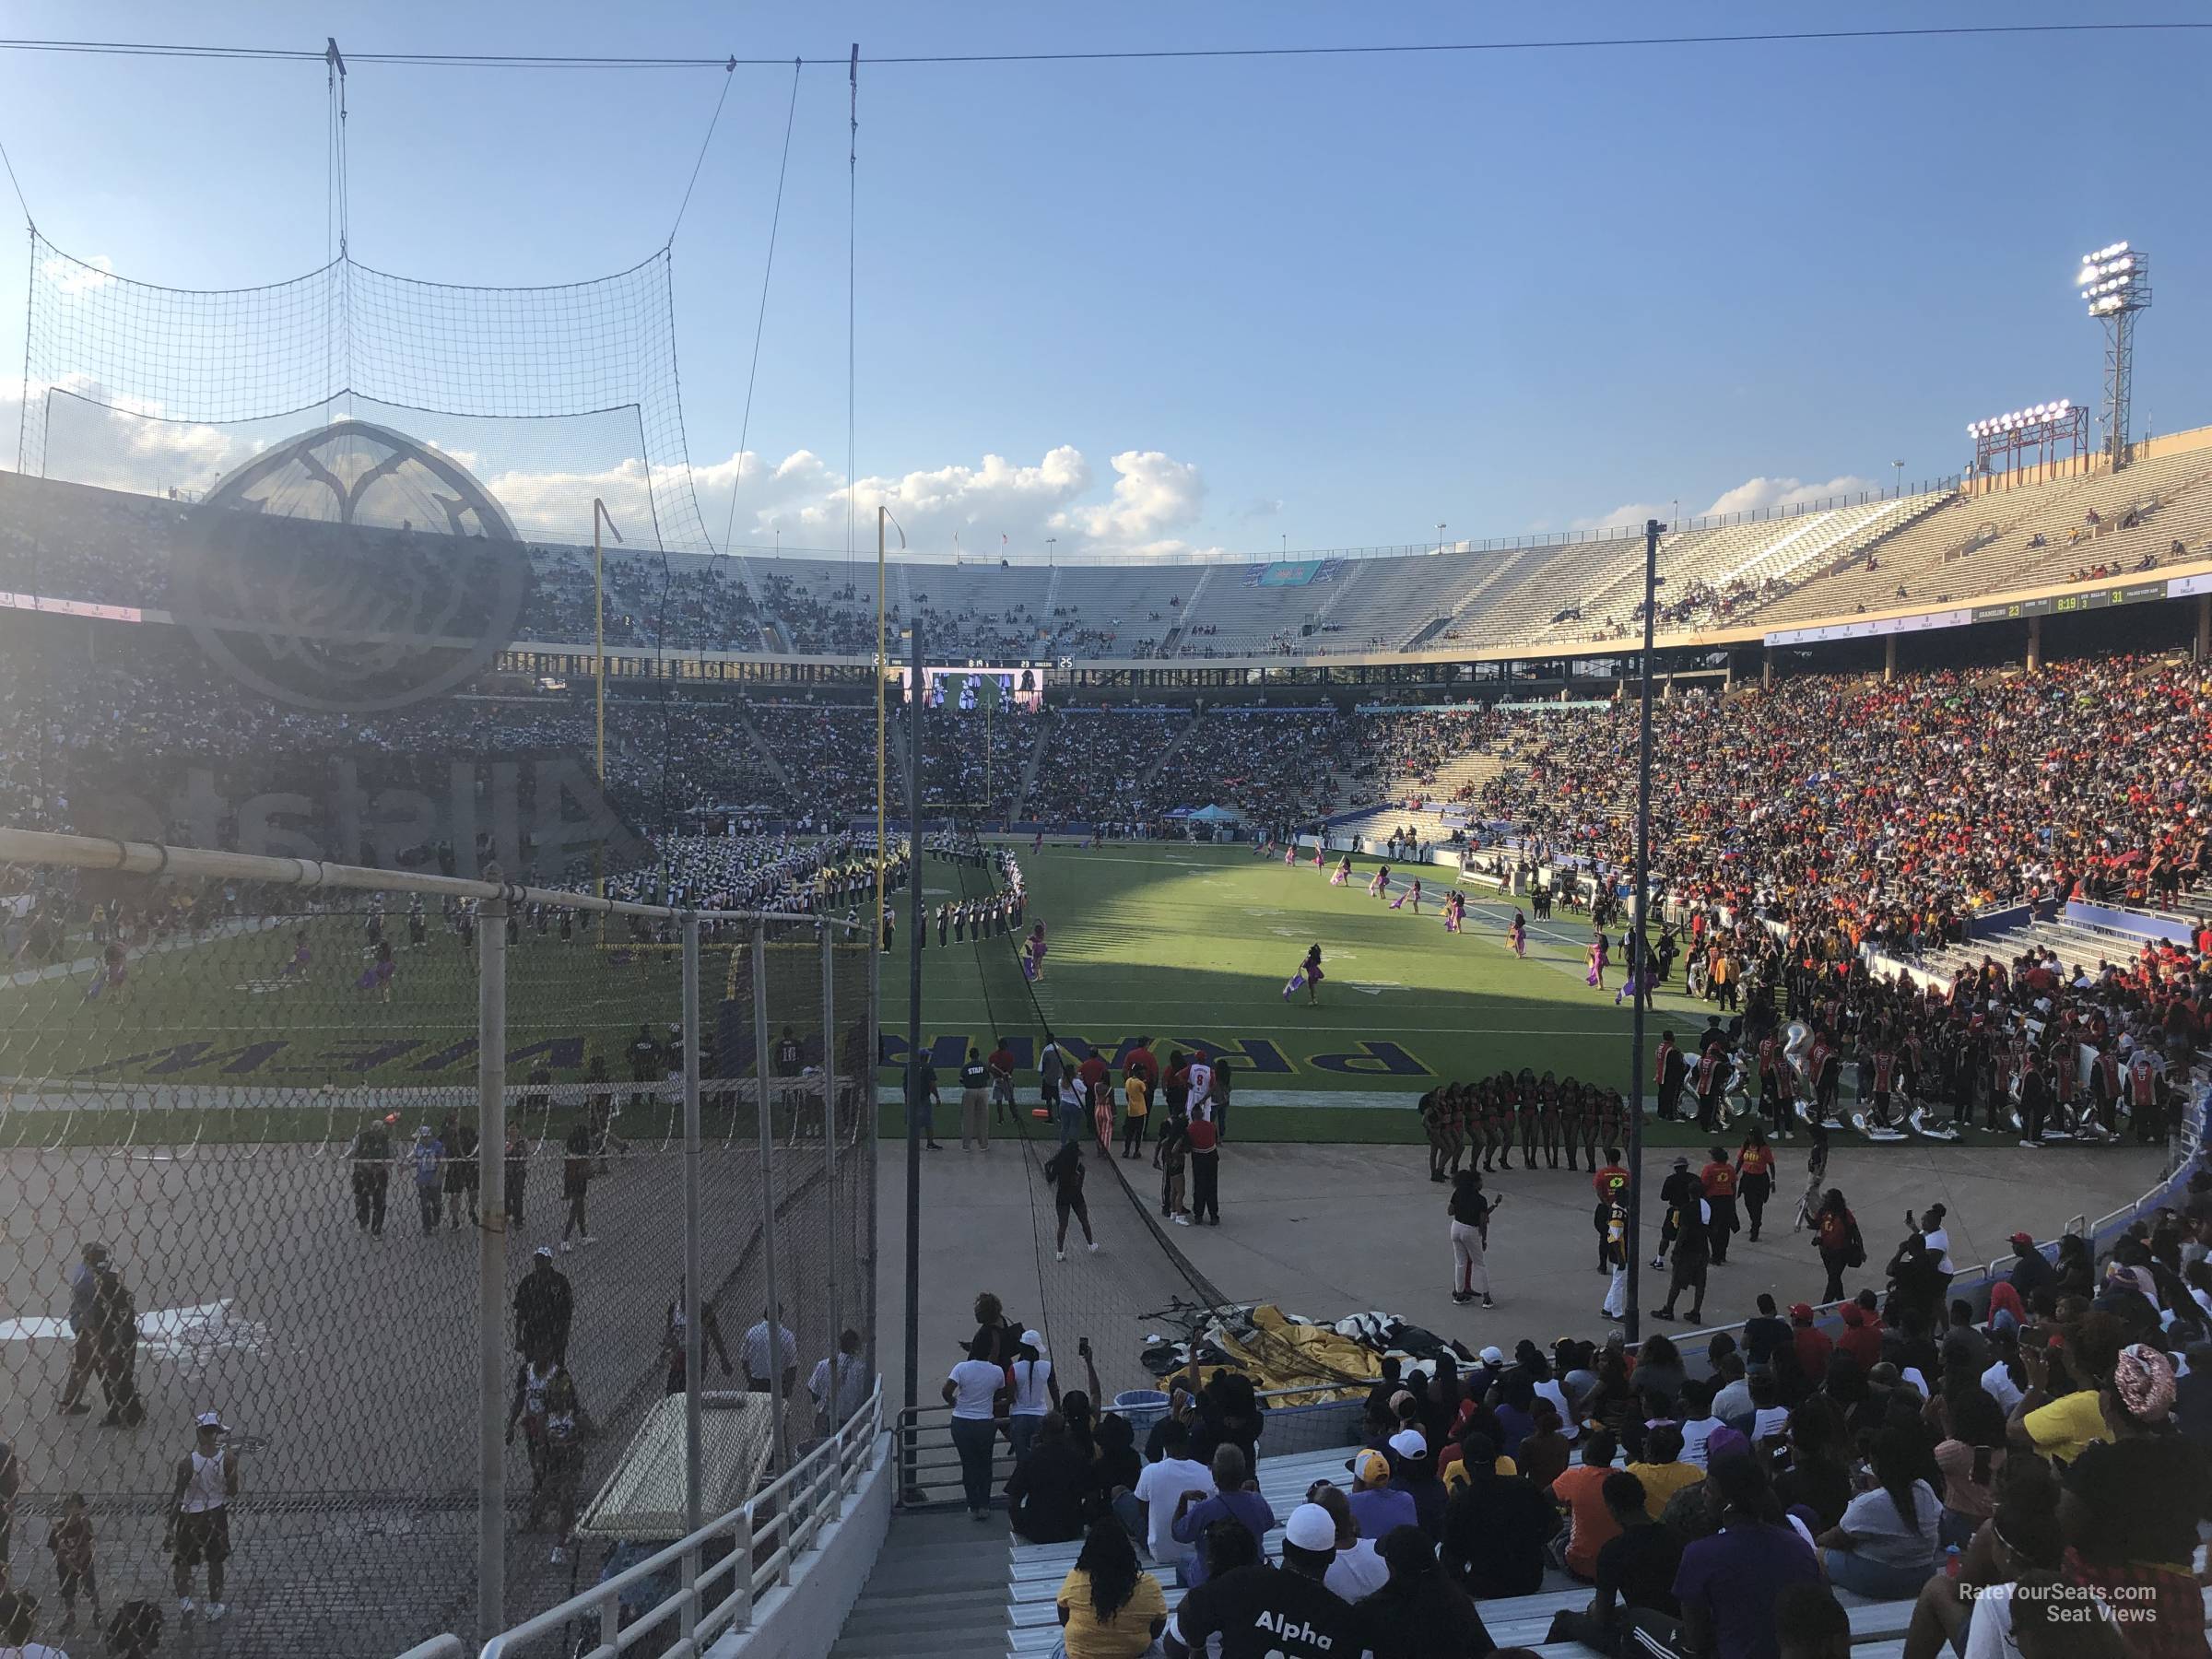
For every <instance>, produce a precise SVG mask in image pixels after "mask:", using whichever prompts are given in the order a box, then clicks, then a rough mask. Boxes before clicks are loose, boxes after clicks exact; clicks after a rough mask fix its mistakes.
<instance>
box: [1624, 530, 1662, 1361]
mask: <svg viewBox="0 0 2212 1659" xmlns="http://www.w3.org/2000/svg"><path fill="white" fill-rule="evenodd" d="M1658 606H1659V521H1658V520H1657V519H1646V520H1644V523H1643V657H1642V660H1641V662H1640V663H1639V664H1638V667H1639V668H1640V670H1641V675H1640V678H1641V687H1640V688H1639V691H1638V697H1639V699H1640V706H1639V708H1638V710H1637V716H1636V860H1635V865H1636V889H1635V891H1634V892H1632V893H1631V894H1630V895H1629V933H1630V944H1629V948H1628V949H1627V950H1626V951H1625V952H1624V953H1623V954H1624V955H1626V956H1627V958H1628V959H1629V962H1630V968H1629V971H1630V973H1633V974H1636V975H1637V976H1638V977H1637V981H1636V983H1637V989H1636V992H1635V994H1633V995H1631V996H1630V998H1629V1005H1630V1009H1631V1010H1632V1011H1631V1013H1630V1024H1629V1236H1628V1250H1629V1285H1628V1290H1629V1305H1628V1307H1627V1309H1626V1310H1624V1312H1625V1313H1626V1316H1627V1320H1628V1333H1629V1340H1630V1342H1631V1343H1633V1342H1635V1341H1636V1339H1637V1335H1638V1333H1639V1332H1640V1331H1641V1328H1642V1322H1643V1301H1642V1290H1643V1285H1642V1266H1643V1010H1644V1003H1645V1000H1646V999H1645V996H1644V993H1643V990H1642V986H1643V982H1644V981H1643V976H1642V966H1641V964H1642V960H1643V947H1644V939H1643V922H1644V916H1643V910H1644V901H1645V900H1646V898H1647V897H1648V895H1649V894H1650V891H1651V886H1652V860H1651V846H1650V841H1651V833H1652V634H1653V622H1654V620H1655V618H1654V616H1653V613H1654V612H1655V611H1656V610H1657V609H1658Z"/></svg>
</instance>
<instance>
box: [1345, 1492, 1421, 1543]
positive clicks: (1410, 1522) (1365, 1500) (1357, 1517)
mask: <svg viewBox="0 0 2212 1659" xmlns="http://www.w3.org/2000/svg"><path fill="white" fill-rule="evenodd" d="M1344 1500H1345V1501H1346V1502H1347V1503H1348V1504H1350V1505H1351V1506H1352V1520H1353V1521H1354V1522H1355V1523H1357V1524H1358V1525H1359V1535H1360V1536H1361V1537H1363V1538H1377V1539H1379V1538H1381V1537H1382V1536H1383V1535H1385V1534H1387V1533H1388V1532H1389V1531H1390V1530H1391V1528H1392V1527H1394V1526H1418V1525H1419V1524H1421V1518H1420V1515H1419V1513H1418V1512H1417V1511H1416V1510H1415V1508H1414V1504H1413V1494H1412V1493H1411V1492H1407V1491H1403V1490H1401V1489H1400V1488H1396V1487H1384V1488H1382V1489H1381V1490H1379V1491H1371V1492H1347V1493H1346V1494H1345V1495H1344Z"/></svg>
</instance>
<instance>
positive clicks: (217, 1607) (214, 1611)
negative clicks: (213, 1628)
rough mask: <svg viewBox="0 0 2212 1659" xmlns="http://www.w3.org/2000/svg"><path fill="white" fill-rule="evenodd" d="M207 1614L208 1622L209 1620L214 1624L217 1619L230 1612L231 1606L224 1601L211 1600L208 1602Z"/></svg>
mask: <svg viewBox="0 0 2212 1659" xmlns="http://www.w3.org/2000/svg"><path fill="white" fill-rule="evenodd" d="M229 1611H230V1609H229V1606H226V1605H225V1604H224V1603H222V1602H216V1601H211V1602H209V1603H208V1604H207V1606H206V1615H207V1622H208V1623H209V1624H213V1623H214V1622H215V1621H216V1620H217V1619H218V1618H221V1617H222V1616H223V1615H224V1614H226V1613H228V1612H229Z"/></svg>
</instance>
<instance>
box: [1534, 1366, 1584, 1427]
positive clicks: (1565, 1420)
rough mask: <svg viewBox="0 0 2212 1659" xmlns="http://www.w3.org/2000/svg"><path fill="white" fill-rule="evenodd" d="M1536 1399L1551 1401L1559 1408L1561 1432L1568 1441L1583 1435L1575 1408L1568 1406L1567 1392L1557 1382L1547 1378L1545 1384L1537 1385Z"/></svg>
mask: <svg viewBox="0 0 2212 1659" xmlns="http://www.w3.org/2000/svg"><path fill="white" fill-rule="evenodd" d="M1536 1398H1538V1399H1539V1400H1549V1401H1550V1402H1551V1403H1552V1404H1553V1405H1554V1406H1557V1407H1558V1408H1559V1432H1560V1433H1561V1434H1562V1435H1564V1436H1565V1437H1566V1438H1567V1439H1569V1440H1573V1439H1574V1438H1575V1437H1576V1436H1577V1435H1579V1434H1581V1433H1582V1431H1583V1426H1582V1424H1581V1422H1580V1421H1578V1420H1577V1419H1576V1418H1575V1415H1574V1407H1573V1406H1570V1405H1568V1404H1567V1391H1566V1390H1565V1389H1563V1388H1561V1387H1560V1386H1559V1383H1558V1382H1555V1381H1554V1380H1553V1379H1551V1378H1549V1377H1547V1378H1545V1379H1544V1381H1543V1382H1539V1383H1537V1384H1536Z"/></svg>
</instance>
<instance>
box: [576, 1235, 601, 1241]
mask: <svg viewBox="0 0 2212 1659" xmlns="http://www.w3.org/2000/svg"><path fill="white" fill-rule="evenodd" d="M576 1242H577V1243H579V1244H596V1243H598V1242H599V1241H598V1240H597V1239H595V1238H594V1237H593V1236H592V1235H591V1234H590V1233H582V1234H579V1235H578V1237H577V1240H576Z"/></svg>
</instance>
